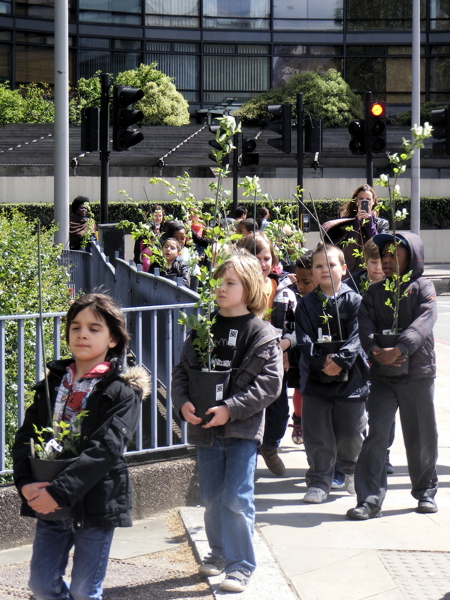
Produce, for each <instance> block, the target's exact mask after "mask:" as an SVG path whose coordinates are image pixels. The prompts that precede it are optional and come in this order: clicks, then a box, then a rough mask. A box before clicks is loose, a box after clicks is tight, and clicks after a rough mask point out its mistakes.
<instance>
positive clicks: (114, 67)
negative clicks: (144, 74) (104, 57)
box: [111, 52, 142, 74]
mask: <svg viewBox="0 0 450 600" xmlns="http://www.w3.org/2000/svg"><path fill="white" fill-rule="evenodd" d="M141 62H142V55H141V53H140V52H139V53H138V52H113V53H112V54H111V71H112V72H113V73H115V74H117V73H122V72H123V71H130V70H133V69H137V67H138V66H139V65H140V64H141Z"/></svg>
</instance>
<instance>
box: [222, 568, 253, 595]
mask: <svg viewBox="0 0 450 600" xmlns="http://www.w3.org/2000/svg"><path fill="white" fill-rule="evenodd" d="M250 576H251V573H250V571H231V572H230V573H227V574H226V577H225V579H224V580H223V581H221V582H220V586H219V587H220V589H221V590H223V591H224V592H243V591H244V590H246V589H247V587H248V583H249V581H250Z"/></svg>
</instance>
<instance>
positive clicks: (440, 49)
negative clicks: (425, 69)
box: [430, 46, 450, 54]
mask: <svg viewBox="0 0 450 600" xmlns="http://www.w3.org/2000/svg"><path fill="white" fill-rule="evenodd" d="M430 54H450V46H431V48H430Z"/></svg>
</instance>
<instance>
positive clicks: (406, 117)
mask: <svg viewBox="0 0 450 600" xmlns="http://www.w3.org/2000/svg"><path fill="white" fill-rule="evenodd" d="M445 106H446V104H442V103H439V102H424V103H423V104H421V105H420V125H423V124H424V123H427V122H428V123H431V111H432V110H435V109H436V108H445ZM393 121H394V125H398V126H406V125H409V126H411V125H414V123H411V109H409V110H405V112H402V113H398V114H397V115H395V117H394V118H393Z"/></svg>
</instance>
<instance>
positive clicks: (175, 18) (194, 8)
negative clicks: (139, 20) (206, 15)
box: [145, 0, 200, 27]
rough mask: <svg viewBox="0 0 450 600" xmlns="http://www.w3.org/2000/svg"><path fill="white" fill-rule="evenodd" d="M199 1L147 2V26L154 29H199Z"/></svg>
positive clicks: (160, 0)
mask: <svg viewBox="0 0 450 600" xmlns="http://www.w3.org/2000/svg"><path fill="white" fill-rule="evenodd" d="M199 11H200V2H199V0H171V1H170V2H167V1H166V0H146V2H145V15H146V16H145V24H146V25H149V26H152V27H198V26H199V23H200V21H199V18H198V16H199Z"/></svg>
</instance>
